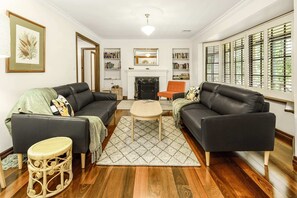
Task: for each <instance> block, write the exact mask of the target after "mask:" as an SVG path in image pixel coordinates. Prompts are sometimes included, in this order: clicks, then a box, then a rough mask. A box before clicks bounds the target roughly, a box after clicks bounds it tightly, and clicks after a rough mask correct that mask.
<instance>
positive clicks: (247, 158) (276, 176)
mask: <svg viewBox="0 0 297 198" xmlns="http://www.w3.org/2000/svg"><path fill="white" fill-rule="evenodd" d="M122 115H128V112H127V111H119V112H118V113H117V117H118V119H117V120H119V118H120V117H121V116H122ZM114 128H115V126H113V125H112V124H111V125H110V126H108V129H109V136H108V138H107V139H106V140H105V142H104V145H103V146H106V144H107V141H108V139H109V138H110V136H111V134H112V132H113V130H114ZM183 133H184V135H185V137H186V139H187V141H188V143H189V144H190V146H191V148H192V149H193V151H194V152H195V154H196V155H197V157H198V160H199V161H200V162H201V164H202V165H201V167H145V166H138V167H130V166H96V165H92V164H90V155H88V158H87V162H86V168H85V169H84V170H82V169H81V168H80V155H75V156H74V159H73V174H74V178H73V181H72V184H71V185H70V186H69V187H68V188H67V189H65V190H64V191H63V192H62V193H60V194H58V195H57V196H56V197H71V198H72V197H87V198H92V197H108V198H113V197H137V198H145V197H170V198H174V197H215V198H216V197H297V174H296V172H294V171H293V168H292V165H291V162H292V160H291V156H292V147H291V146H288V145H287V144H285V143H283V142H281V141H280V140H276V143H275V151H273V152H272V154H271V158H270V162H269V166H268V167H264V166H263V153H262V152H228V153H211V162H210V163H211V164H210V167H206V166H205V158H204V151H203V149H202V148H201V147H200V146H199V144H198V143H197V142H196V141H194V139H193V138H192V136H191V135H189V134H188V133H187V132H185V131H183ZM5 177H6V183H7V187H6V188H5V189H1V191H0V197H1V198H2V197H27V194H26V189H27V185H28V171H27V168H26V166H24V167H23V169H22V170H18V169H17V168H15V169H9V170H7V171H5Z"/></svg>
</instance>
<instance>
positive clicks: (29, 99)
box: [5, 88, 57, 134]
mask: <svg viewBox="0 0 297 198" xmlns="http://www.w3.org/2000/svg"><path fill="white" fill-rule="evenodd" d="M55 98H57V92H56V91H55V90H54V89H52V88H36V89H30V90H28V91H26V92H25V93H24V94H23V95H22V96H21V97H20V98H19V100H18V101H17V103H16V104H15V105H14V107H13V108H12V110H11V111H10V112H9V113H8V115H7V117H6V119H5V124H6V127H7V129H8V131H9V133H10V134H11V116H12V114H13V113H30V114H43V115H53V113H52V111H51V109H50V103H51V100H53V99H55Z"/></svg>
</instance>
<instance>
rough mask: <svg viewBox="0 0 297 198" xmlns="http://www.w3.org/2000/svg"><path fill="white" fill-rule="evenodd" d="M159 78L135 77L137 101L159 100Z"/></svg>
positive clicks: (135, 96)
mask: <svg viewBox="0 0 297 198" xmlns="http://www.w3.org/2000/svg"><path fill="white" fill-rule="evenodd" d="M158 92H159V77H135V95H134V99H136V100H145V99H150V100H158V96H157V93H158Z"/></svg>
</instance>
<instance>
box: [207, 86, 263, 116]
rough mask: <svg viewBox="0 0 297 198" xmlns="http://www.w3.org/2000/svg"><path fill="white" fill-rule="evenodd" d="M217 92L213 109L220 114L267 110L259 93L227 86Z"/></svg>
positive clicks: (221, 87)
mask: <svg viewBox="0 0 297 198" xmlns="http://www.w3.org/2000/svg"><path fill="white" fill-rule="evenodd" d="M215 92H216V94H215V96H214V98H213V100H212V101H211V102H212V104H211V109H212V110H213V111H215V112H217V113H219V114H240V113H254V112H262V111H263V110H264V108H267V107H266V106H265V103H264V96H263V95H262V94H260V93H258V92H254V91H251V90H247V89H242V88H238V87H232V86H227V85H220V86H219V87H218V88H217V89H216V91H215Z"/></svg>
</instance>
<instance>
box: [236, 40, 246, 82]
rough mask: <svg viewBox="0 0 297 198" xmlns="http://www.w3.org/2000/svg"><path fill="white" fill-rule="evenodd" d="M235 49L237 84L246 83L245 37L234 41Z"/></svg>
mask: <svg viewBox="0 0 297 198" xmlns="http://www.w3.org/2000/svg"><path fill="white" fill-rule="evenodd" d="M233 49H234V57H233V59H234V71H235V84H236V85H243V84H244V38H241V39H237V40H235V41H234V42H233Z"/></svg>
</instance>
